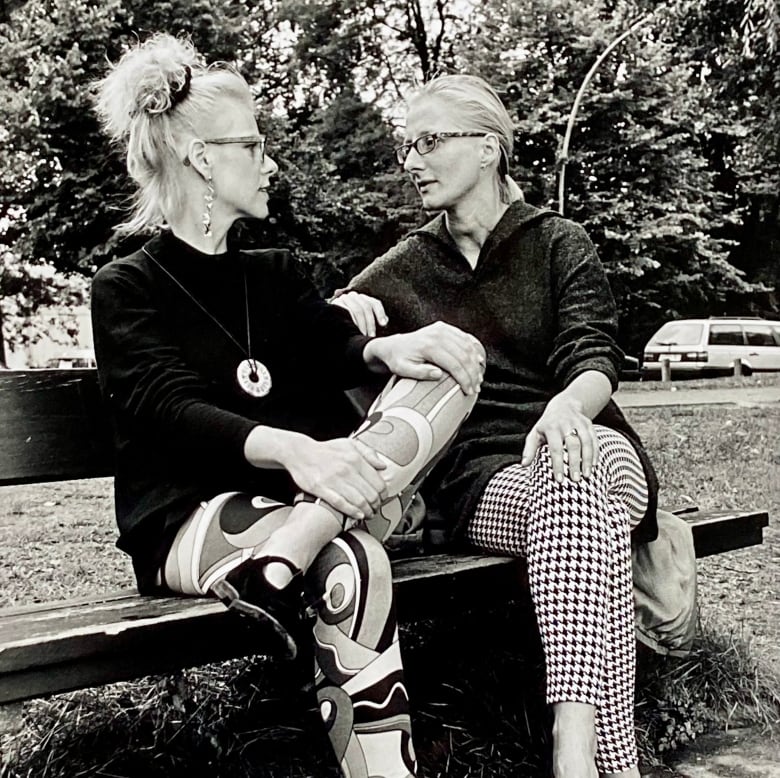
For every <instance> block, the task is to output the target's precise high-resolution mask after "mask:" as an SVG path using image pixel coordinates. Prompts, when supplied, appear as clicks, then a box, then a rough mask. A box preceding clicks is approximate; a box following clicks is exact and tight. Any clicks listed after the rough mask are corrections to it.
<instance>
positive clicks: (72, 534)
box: [0, 379, 780, 778]
mask: <svg viewBox="0 0 780 778" xmlns="http://www.w3.org/2000/svg"><path fill="white" fill-rule="evenodd" d="M725 380H726V381H728V380H730V379H725ZM750 380H753V379H750ZM711 385H713V382H712V381H710V382H708V386H711ZM629 418H630V420H631V421H632V423H633V424H634V425H635V426H636V428H637V430H638V431H639V433H640V434H641V435H642V437H643V439H644V440H645V442H646V444H647V446H648V448H649V450H650V452H651V454H652V456H653V459H654V461H655V463H656V465H657V468H658V471H659V475H660V477H661V482H662V484H663V490H662V494H661V499H662V503H664V504H667V505H678V504H682V503H685V502H695V503H697V504H699V505H701V506H702V507H719V506H725V507H736V506H739V507H761V508H766V509H768V510H769V511H770V514H771V515H772V516H777V515H778V510H779V509H780V483H778V479H777V478H776V475H775V473H776V466H777V464H778V463H780V408H777V407H775V406H769V407H764V408H736V407H735V408H731V407H730V408H728V409H724V408H723V407H707V406H696V407H690V408H653V409H642V408H637V409H631V410H630V413H629ZM110 492H111V490H110V483H109V482H108V481H93V482H86V483H70V482H68V483H61V484H46V485H42V486H35V487H32V486H23V487H5V488H2V489H0V591H1V592H2V600H3V603H4V604H6V605H8V604H14V603H17V604H18V603H23V602H29V601H31V600H48V599H56V598H67V597H73V596H78V595H82V594H88V593H90V592H96V591H100V590H103V589H106V588H119V587H122V586H127V584H128V582H129V581H130V580H131V578H130V576H131V573H130V566H129V563H128V561H127V559H126V558H125V557H124V556H123V555H122V554H121V553H120V552H118V551H117V550H116V549H115V548H114V546H113V541H114V537H115V531H114V527H113V522H112V520H111V519H110V511H111V493H110ZM66 505H67V510H65V506H66ZM779 557H780V537H778V532H777V530H776V529H775V528H774V527H770V529H769V530H768V531H767V533H766V541H765V543H764V545H763V546H762V547H760V548H753V549H745V550H741V551H738V552H732V553H730V554H726V555H720V556H717V557H712V558H709V559H705V560H701V562H700V592H701V609H702V618H703V620H704V627H703V629H702V633H701V637H700V639H699V641H698V645H697V647H696V651H695V652H694V654H693V655H692V656H691V657H690V658H689V659H686V660H682V661H681V660H664V659H662V658H660V659H659V658H651V659H648V664H647V666H646V667H645V669H644V676H643V677H644V681H643V683H642V685H641V688H640V694H639V698H638V734H639V738H640V744H641V747H642V752H643V754H644V755H645V758H646V760H647V761H653V760H655V759H657V758H666V754H668V753H669V752H670V751H673V750H674V749H675V748H676V747H678V746H679V745H681V744H684V743H685V742H686V740H690V739H693V738H695V737H697V736H698V735H699V734H701V733H702V732H705V731H709V730H713V729H724V728H727V727H734V726H737V725H742V724H745V723H755V724H759V725H761V726H774V725H775V724H776V723H777V722H778V718H779V717H780V698H779V693H778V689H779V688H780V685H779V684H778V682H777V678H776V676H775V675H774V674H773V672H772V671H770V669H768V668H770V667H772V666H777V664H778V662H780V639H779V638H780V632H778V630H780V626H778V625H780V602H779V601H780V598H779V597H778V595H777V583H776V579H777V560H778V558H779ZM402 642H403V646H404V651H405V657H406V665H407V681H408V685H409V689H410V693H411V696H412V702H413V706H414V726H415V742H416V745H417V749H418V756H419V758H420V763H421V766H422V769H421V776H423V778H440V777H441V778H443V777H444V776H453V777H454V776H458V777H459V776H467V775H468V776H484V778H503V777H504V776H510V775H511V776H518V777H519V778H522V776H536V775H542V774H544V770H545V765H546V764H547V760H548V749H549V738H548V728H547V724H548V719H547V713H546V711H545V707H544V705H543V702H542V699H541V686H540V679H541V667H540V661H541V660H540V655H539V649H538V642H537V638H536V637H535V636H534V632H533V630H532V629H531V627H530V626H529V622H528V619H527V617H526V615H525V610H524V608H523V607H522V605H517V606H515V607H514V608H513V609H511V610H510V611H507V612H504V613H492V614H489V613H479V614H464V615H463V617H462V618H460V619H458V620H457V621H456V622H452V621H450V622H445V621H440V622H426V623H423V624H418V625H415V626H414V627H413V628H411V629H409V628H407V629H405V630H404V632H403V635H402ZM529 647H530V648H529ZM302 677H303V673H302V671H301V669H300V668H296V667H285V666H282V665H278V664H274V663H271V662H270V660H267V659H263V658H253V659H247V660H240V661H235V662H229V663H226V664H223V665H209V666H206V667H202V668H197V669H195V670H189V671H186V672H183V673H179V674H177V675H174V676H169V677H163V678H147V679H142V680H140V681H138V682H135V683H132V684H115V685H113V686H108V687H104V688H100V689H90V690H86V691H83V692H77V693H74V694H69V695H61V696H59V697H56V698H53V699H52V700H48V701H36V702H33V703H28V704H26V705H25V719H24V726H23V728H22V730H21V731H20V732H19V733H17V734H16V735H15V736H10V737H9V736H6V737H4V738H3V739H2V747H3V754H4V758H3V767H2V768H0V778H77V777H78V776H115V777H116V778H119V777H120V776H121V778H141V776H143V778H147V777H149V778H156V777H157V776H165V777H166V778H179V776H181V778H184V776H187V778H199V777H200V776H204V778H205V776H207V775H208V776H231V778H232V777H233V776H246V778H255V776H263V778H275V776H317V778H320V776H321V777H322V778H329V777H330V776H337V775H338V771H337V770H336V768H335V767H334V765H333V764H332V757H331V756H330V753H329V751H328V748H327V744H326V743H325V741H324V736H323V735H322V732H321V728H320V727H319V726H318V722H317V715H316V710H315V707H314V701H313V699H312V698H311V695H310V692H307V691H304V690H302V688H301V687H302Z"/></svg>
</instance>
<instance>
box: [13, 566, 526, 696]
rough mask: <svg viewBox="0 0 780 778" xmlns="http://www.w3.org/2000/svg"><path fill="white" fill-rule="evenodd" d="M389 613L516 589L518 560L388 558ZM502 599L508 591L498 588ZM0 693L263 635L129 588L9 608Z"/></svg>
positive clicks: (180, 658)
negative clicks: (394, 606) (393, 608)
mask: <svg viewBox="0 0 780 778" xmlns="http://www.w3.org/2000/svg"><path fill="white" fill-rule="evenodd" d="M393 570H394V575H395V580H396V587H395V588H396V597H397V603H398V611H399V617H400V618H402V619H404V620H406V621H409V620H414V619H419V618H425V617H432V616H435V615H442V614H445V613H448V612H460V611H462V610H464V609H468V608H471V607H477V606H479V605H481V604H483V602H484V600H483V597H484V593H485V592H486V591H489V592H494V593H495V592H504V593H507V594H508V593H511V592H512V591H513V590H514V591H517V592H519V591H520V588H519V587H518V586H517V582H518V576H520V575H522V564H521V563H520V562H519V561H518V560H516V559H510V558H507V557H487V556H482V555H472V556H458V557H454V556H447V555H435V556H430V557H424V558H416V559H405V560H398V561H396V562H394V564H393ZM506 599H511V598H510V597H508V596H507V597H506ZM1 623H2V638H1V639H0V703H5V702H12V701H19V700H24V699H30V698H33V697H40V696H44V695H47V694H54V693H57V692H62V691H69V690H73V689H80V688H84V687H87V686H95V685H98V684H102V683H110V682H114V681H122V680H130V679H133V678H138V677H141V676H143V675H149V674H156V673H164V672H168V671H170V670H173V669H177V668H182V667H190V666H194V665H198V664H204V663H206V662H214V661H221V660H223V659H230V658H233V657H237V656H245V655H247V654H251V653H261V652H262V651H263V650H264V649H267V644H266V643H265V641H266V639H267V635H266V634H264V633H263V632H261V631H257V630H255V629H253V628H252V625H251V622H250V623H247V620H245V619H241V618H238V617H236V616H235V615H234V614H232V613H228V612H227V611H226V610H225V608H224V607H223V605H222V604H221V603H219V602H216V601H214V600H207V599H197V598H183V597H175V598H174V597H170V598H169V597H139V596H137V595H134V594H132V593H130V592H127V591H124V592H118V593H115V594H114V595H108V596H105V597H101V598H97V599H95V600H92V601H89V600H86V601H85V600H81V601H77V602H68V603H59V604H58V603H49V604H44V605H39V606H34V607H31V608H16V609H14V610H12V611H5V612H4V613H3V615H2V621H1Z"/></svg>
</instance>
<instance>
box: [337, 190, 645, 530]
mask: <svg viewBox="0 0 780 778" xmlns="http://www.w3.org/2000/svg"><path fill="white" fill-rule="evenodd" d="M349 288H350V289H354V290H356V291H358V292H364V293H366V294H369V295H373V296H374V297H377V298H378V299H380V300H381V301H382V303H383V304H384V306H385V310H386V312H387V315H388V317H389V323H388V331H390V332H406V331H409V330H414V329H417V328H418V327H423V326H425V325H427V324H430V323H431V322H434V321H437V320H442V321H446V322H449V323H450V324H453V325H455V326H457V327H460V328H461V329H464V330H466V331H467V332H470V333H472V334H473V335H475V336H476V337H477V338H479V339H480V341H482V344H483V345H484V346H485V349H486V351H487V367H486V370H485V379H484V382H483V384H482V390H481V392H480V396H479V399H478V401H477V404H476V406H475V408H474V410H473V411H472V413H471V415H470V416H469V418H468V419H467V420H466V421H465V422H464V424H463V426H462V427H461V429H460V432H459V433H458V435H457V437H456V439H455V441H454V443H453V444H452V446H451V447H450V448H449V450H448V451H447V452H446V453H445V454H444V456H443V457H442V459H441V461H440V463H439V464H438V465H437V467H436V469H435V470H434V471H433V472H432V473H431V475H429V476H428V477H427V478H426V480H425V483H424V485H423V492H424V493H425V496H426V498H427V500H428V501H429V504H430V505H431V506H434V507H435V506H438V509H439V510H438V513H439V515H440V516H441V517H442V518H443V520H444V521H445V522H446V523H447V524H449V531H450V533H451V536H452V537H454V538H458V537H462V536H463V532H464V529H465V527H466V524H467V522H468V520H469V518H470V517H471V516H472V515H473V513H474V510H475V509H476V507H477V504H478V502H479V499H480V497H481V495H482V492H483V491H484V489H485V487H486V486H487V484H488V482H489V481H490V479H491V478H492V476H493V475H494V474H495V473H496V472H498V471H499V470H501V469H502V468H504V467H507V466H508V465H511V464H514V463H516V462H518V461H519V460H520V457H521V454H522V451H523V446H524V444H525V437H526V434H527V433H528V431H529V430H530V429H531V427H532V426H533V425H534V424H535V423H536V421H537V420H538V419H539V417H540V416H541V415H542V412H543V411H544V408H545V406H546V404H547V403H548V402H549V400H550V399H551V398H552V397H553V396H554V395H555V394H557V393H558V392H560V391H561V390H562V389H563V388H564V387H566V386H567V385H568V384H570V383H571V381H572V380H574V378H576V377H577V376H578V375H579V374H580V373H582V372H584V371H586V370H597V371H599V372H601V373H603V374H604V375H606V376H607V378H609V380H610V381H611V383H612V386H613V387H616V386H617V380H618V369H619V366H620V360H621V357H622V354H621V351H620V349H619V348H618V346H617V345H616V342H615V336H616V332H617V316H616V310H615V302H614V299H613V297H612V292H611V291H610V288H609V283H608V281H607V279H606V276H605V274H604V270H603V268H602V266H601V263H600V262H599V259H598V257H597V256H596V251H595V249H594V247H593V244H592V243H591V241H590V239H589V238H588V236H587V235H586V233H585V230H583V229H582V227H580V226H578V225H577V224H575V223H574V222H571V221H569V220H567V219H563V218H561V217H560V216H559V215H558V214H556V213H554V212H552V211H542V210H539V209H538V208H534V207H532V206H530V205H527V204H526V203H522V202H518V203H514V204H513V205H511V206H510V207H509V209H508V210H507V211H506V213H505V214H504V216H503V217H502V218H501V220H500V221H499V223H498V224H497V225H496V227H495V228H494V230H493V232H492V233H491V234H490V235H489V236H488V239H487V240H486V241H485V244H484V245H483V247H482V250H481V251H480V254H479V258H478V261H477V265H476V268H474V269H472V268H471V266H470V265H469V263H468V261H467V260H466V258H465V257H464V256H463V254H461V252H460V250H459V249H458V247H457V245H456V244H455V242H454V241H453V239H452V236H451V235H450V234H449V232H448V230H447V227H446V224H445V221H444V217H443V215H441V214H440V215H439V216H437V217H436V218H434V219H433V220H432V221H431V222H429V223H428V224H427V225H425V226H424V227H422V228H420V229H418V230H415V231H414V232H412V233H410V234H409V235H408V236H407V237H406V238H405V239H404V240H402V241H401V242H400V243H399V244H398V245H396V246H395V247H394V248H392V249H391V250H390V251H388V252H387V253H386V254H384V255H383V256H382V257H380V258H379V259H377V260H375V261H374V262H373V263H371V264H370V265H369V266H368V267H367V268H366V269H365V270H364V271H363V272H362V273H360V274H359V275H358V276H357V277H356V278H354V279H353V280H352V281H351V282H350V284H349ZM594 421H595V422H596V423H598V424H603V425H605V426H607V427H612V428H614V429H616V430H618V431H620V432H622V433H623V434H625V435H626V437H628V438H629V439H630V440H631V442H632V443H633V444H634V446H635V448H636V450H637V453H638V454H639V457H640V458H641V460H642V464H643V466H644V470H645V475H646V477H647V482H648V486H649V491H650V501H649V507H648V511H647V514H646V515H645V517H644V519H643V520H642V522H641V523H640V524H639V526H638V527H637V528H635V530H634V538H635V539H636V540H651V539H653V538H655V537H656V535H657V525H656V520H655V509H656V502H657V481H656V477H655V473H654V471H653V467H652V465H651V463H650V460H649V458H648V456H647V454H646V452H645V450H644V448H643V447H642V444H641V442H640V440H639V438H638V436H637V434H636V432H635V431H634V430H633V429H632V428H631V426H630V425H629V424H628V422H627V421H626V419H625V418H624V416H623V414H622V413H621V411H620V409H619V408H618V407H617V405H615V403H614V402H612V401H610V402H609V404H608V405H607V407H606V408H605V409H604V410H603V411H602V412H601V413H600V414H599V415H598V416H597V417H596V419H595V420H594Z"/></svg>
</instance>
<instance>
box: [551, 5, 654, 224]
mask: <svg viewBox="0 0 780 778" xmlns="http://www.w3.org/2000/svg"><path fill="white" fill-rule="evenodd" d="M651 18H652V15H650V14H648V15H647V16H643V17H642V18H641V19H638V20H637V21H635V22H634V23H633V24H632V25H631V26H630V27H629V28H628V29H627V30H626V31H625V32H623V33H622V34H621V35H619V36H618V37H617V38H615V40H613V41H612V42H611V43H610V44H609V46H607V48H606V49H604V51H603V52H602V53H601V54H600V55H599V57H598V59H597V60H596V61H595V62H594V63H593V65H592V67H591V69H590V70H589V71H588V72H587V74H586V76H585V78H584V79H583V81H582V84H581V85H580V88H579V90H578V91H577V96H576V97H575V98H574V105H573V106H572V107H571V113H570V114H569V121H568V122H567V123H566V134H565V135H564V136H563V146H562V147H561V156H560V162H561V172H560V177H559V179H558V211H559V213H560V214H561V216H563V202H564V197H565V192H566V162H567V160H568V157H569V143H570V141H571V134H572V131H573V130H574V122H575V120H576V118H577V111H578V110H579V107H580V103H581V102H582V98H583V95H584V94H585V90H586V89H587V88H588V84H589V83H590V80H591V79H592V78H593V76H594V74H595V73H596V71H597V70H598V69H599V67H600V66H601V63H602V62H603V61H604V60H605V59H606V58H607V57H608V56H609V55H610V54H611V53H612V51H613V50H614V49H616V48H617V47H618V46H619V45H620V44H621V43H622V42H623V41H624V40H625V39H626V38H628V36H629V35H633V34H634V33H635V32H636V31H637V30H638V29H639V28H640V27H641V26H642V25H643V24H646V23H647V22H649V21H650V19H651Z"/></svg>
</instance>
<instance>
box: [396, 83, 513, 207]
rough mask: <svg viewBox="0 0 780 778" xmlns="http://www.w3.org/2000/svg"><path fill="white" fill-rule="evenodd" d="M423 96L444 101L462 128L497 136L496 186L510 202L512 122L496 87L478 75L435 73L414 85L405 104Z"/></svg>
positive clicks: (505, 199)
mask: <svg viewBox="0 0 780 778" xmlns="http://www.w3.org/2000/svg"><path fill="white" fill-rule="evenodd" d="M426 97H436V98H438V99H440V100H442V101H444V102H446V104H447V106H448V107H449V108H450V109H451V110H452V111H453V113H455V114H456V115H458V116H459V117H460V118H461V120H462V121H463V124H464V129H469V130H477V131H480V132H489V133H492V134H493V135H495V136H496V137H497V138H498V143H499V147H500V154H501V157H500V160H499V163H498V167H497V168H496V177H497V182H498V189H499V192H500V194H501V199H502V200H503V201H504V202H507V203H508V202H510V200H511V195H510V191H509V186H508V184H507V181H506V176H507V174H508V172H509V160H510V159H511V158H512V149H513V147H514V124H513V122H512V119H511V117H510V116H509V112H508V111H507V110H506V108H505V107H504V104H503V103H502V102H501V98H500V97H499V96H498V94H497V93H496V90H495V89H493V87H492V86H490V84H488V82H487V81H485V80H484V79H483V78H480V77H479V76H469V75H450V76H436V77H435V78H432V79H431V80H430V81H428V82H427V83H425V84H423V85H422V86H419V87H417V88H416V89H415V90H414V92H412V94H411V95H410V97H409V98H408V99H407V104H411V103H413V102H414V101H416V100H420V99H425V98H426Z"/></svg>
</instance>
